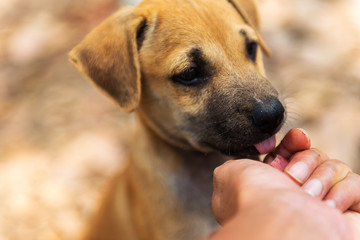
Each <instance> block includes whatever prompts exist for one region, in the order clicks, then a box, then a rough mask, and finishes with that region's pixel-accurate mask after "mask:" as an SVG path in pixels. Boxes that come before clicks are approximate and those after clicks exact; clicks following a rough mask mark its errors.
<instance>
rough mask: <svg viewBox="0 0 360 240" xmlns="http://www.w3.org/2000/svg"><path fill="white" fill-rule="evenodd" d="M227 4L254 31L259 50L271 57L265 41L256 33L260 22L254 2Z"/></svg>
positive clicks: (234, 1)
mask: <svg viewBox="0 0 360 240" xmlns="http://www.w3.org/2000/svg"><path fill="white" fill-rule="evenodd" d="M228 2H229V3H230V4H231V5H233V7H234V8H235V9H236V10H237V12H238V13H239V14H240V15H241V17H242V18H243V19H244V21H245V23H247V24H248V25H249V26H250V27H252V28H253V29H254V30H255V31H256V34H257V35H258V38H259V41H260V42H259V44H260V46H261V48H262V49H263V50H264V52H265V54H266V55H268V56H271V51H270V49H269V48H268V46H267V45H266V43H265V41H264V40H263V39H262V37H261V35H260V34H259V32H258V31H259V29H260V20H259V14H258V11H257V4H256V0H228Z"/></svg>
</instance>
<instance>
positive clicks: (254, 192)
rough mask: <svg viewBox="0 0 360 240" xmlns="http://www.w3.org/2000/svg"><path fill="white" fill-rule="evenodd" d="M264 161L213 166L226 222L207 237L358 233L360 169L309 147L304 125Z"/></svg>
mask: <svg viewBox="0 0 360 240" xmlns="http://www.w3.org/2000/svg"><path fill="white" fill-rule="evenodd" d="M299 162H300V164H299ZM265 163H267V164H264V163H261V162H257V161H253V160H248V159H241V160H231V161H228V162H226V163H225V164H223V165H221V166H220V167H218V168H217V169H216V170H215V171H214V192H213V212H214V215H215V218H216V219H217V221H218V222H219V223H220V225H222V228H220V229H219V230H218V231H217V232H215V233H214V234H213V235H212V236H211V237H210V238H209V239H211V240H217V239H229V240H231V239H239V237H241V238H242V239H259V240H262V239H264V240H265V239H266V240H272V239H274V240H275V239H276V240H282V239H284V240H285V239H294V240H297V239H307V240H308V239H310V240H311V239H314V240H315V239H316V240H319V239H329V240H332V239H341V240H347V239H360V233H359V229H358V228H359V226H360V214H359V210H360V209H359V202H360V196H359V195H360V194H359V193H360V177H359V175H357V174H355V173H352V172H351V170H350V168H349V167H347V166H346V165H345V164H344V163H342V162H340V161H337V160H332V159H329V158H328V156H327V155H326V154H324V153H322V152H321V151H319V150H317V149H312V148H310V140H309V138H308V136H307V134H306V133H305V132H304V131H303V130H301V129H293V130H291V131H290V132H289V133H288V134H287V135H286V136H285V137H284V139H283V140H282V142H281V143H280V145H279V146H278V147H277V148H276V149H275V150H274V151H273V152H272V153H271V154H269V155H268V156H267V157H266V158H265ZM297 163H298V164H297ZM295 164H297V165H295ZM293 166H295V167H293ZM296 166H297V167H296Z"/></svg>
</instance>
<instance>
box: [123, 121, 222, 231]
mask: <svg viewBox="0 0 360 240" xmlns="http://www.w3.org/2000/svg"><path fill="white" fill-rule="evenodd" d="M139 121H140V124H138V127H139V128H138V129H137V134H135V135H134V138H133V144H130V146H132V147H133V148H132V149H131V155H132V159H131V160H132V161H133V162H132V163H131V164H132V168H133V171H136V172H137V173H136V175H138V177H139V180H140V179H141V180H140V181H139V182H138V184H142V185H143V186H142V187H141V188H143V189H147V190H149V191H151V188H154V189H157V190H159V186H161V189H160V193H159V192H157V193H156V194H160V195H162V197H163V198H165V199H170V201H174V204H175V206H172V207H175V208H177V210H180V212H182V213H183V214H184V215H185V216H186V219H193V220H194V221H195V222H196V223H191V224H201V225H202V226H199V229H203V231H205V232H206V231H211V230H212V228H213V227H214V226H216V222H215V220H214V218H213V214H212V211H211V195H212V175H213V171H214V169H215V168H216V167H217V166H219V165H220V164H222V163H223V162H224V161H226V160H227V159H228V157H225V156H224V155H221V154H218V153H209V154H204V153H201V152H197V151H188V150H183V149H180V148H178V147H176V146H174V145H172V144H170V143H168V142H166V141H165V140H163V139H162V138H161V137H159V136H158V135H157V134H156V133H155V132H154V131H152V130H151V129H150V128H149V127H148V126H146V124H144V123H143V122H142V121H141V120H139ZM144 187H145V188H144ZM165 199H164V200H165ZM170 214H171V213H170ZM189 217H190V218H189ZM192 228H193V227H192ZM205 229H207V230H205Z"/></svg>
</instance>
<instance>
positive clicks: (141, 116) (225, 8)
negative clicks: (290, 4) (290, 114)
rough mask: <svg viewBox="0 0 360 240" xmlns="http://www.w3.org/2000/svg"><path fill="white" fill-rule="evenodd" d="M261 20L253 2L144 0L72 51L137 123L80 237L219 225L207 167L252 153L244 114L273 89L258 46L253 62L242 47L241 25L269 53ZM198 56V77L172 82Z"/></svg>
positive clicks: (136, 235) (132, 237)
mask: <svg viewBox="0 0 360 240" xmlns="http://www.w3.org/2000/svg"><path fill="white" fill-rule="evenodd" d="M258 26H259V20H258V17H257V10H256V5H255V3H254V2H253V1H250V0H233V1H226V0H193V1H190V0H145V1H143V2H142V3H141V4H139V5H138V6H137V7H135V8H123V9H120V10H119V11H118V12H117V13H115V14H114V15H113V16H111V17H109V18H108V19H107V20H105V21H104V22H103V23H102V24H100V25H99V26H98V27H97V28H95V29H94V30H93V31H92V32H91V33H90V34H89V35H88V36H87V37H86V38H85V39H84V40H83V41H82V42H81V43H80V44H79V45H78V46H76V47H75V48H74V49H73V50H72V51H71V52H70V54H69V57H70V61H71V62H72V63H73V64H74V65H75V66H76V67H77V68H78V69H79V70H80V71H81V72H82V73H83V74H84V75H85V76H87V77H88V78H89V79H90V80H91V82H93V83H94V84H95V85H96V86H97V87H99V88H100V89H101V90H103V91H104V92H105V93H106V94H108V95H109V96H110V97H111V98H112V99H114V100H115V101H116V102H117V103H118V104H119V106H120V108H121V109H122V110H123V111H125V112H132V111H135V112H136V115H137V122H138V129H137V132H136V134H134V136H132V137H131V139H130V140H129V141H130V142H131V144H130V149H129V151H128V160H129V161H128V165H127V167H126V168H125V170H122V171H121V172H119V174H118V175H116V176H115V177H114V178H113V180H112V181H111V184H110V185H109V188H108V190H107V192H106V194H105V195H104V198H103V201H102V203H101V207H100V209H99V211H98V213H97V215H96V217H95V219H94V221H93V223H92V224H91V225H90V226H89V228H88V231H87V233H86V234H85V236H84V237H83V239H86V240H95V239H97V240H115V239H123V240H145V239H149V240H150V239H151V240H165V239H166V240H169V239H187V240H188V239H194V238H198V237H202V236H205V235H206V234H209V233H211V232H212V231H213V230H214V229H215V228H216V227H217V224H216V221H215V220H214V217H213V215H212V211H211V202H210V201H211V193H212V172H213V169H214V168H215V167H216V166H218V165H219V164H221V163H223V162H224V161H226V160H228V159H230V158H231V157H232V156H253V155H254V154H255V153H253V152H251V151H250V150H248V149H250V148H251V146H253V145H254V144H255V143H257V142H260V141H262V140H264V136H263V135H262V134H260V133H259V132H258V131H257V130H256V129H255V128H253V127H252V125H251V123H250V122H249V120H248V115H247V114H248V112H251V109H252V108H253V107H254V104H256V101H266V100H267V99H269V98H271V97H275V98H277V95H278V93H277V92H276V90H275V89H274V88H273V87H272V86H271V84H270V83H269V81H268V80H267V79H266V77H265V71H264V66H263V63H262V53H261V51H258V52H257V55H256V62H255V63H254V62H252V61H250V60H249V59H248V58H247V56H246V53H245V49H244V46H245V42H246V38H245V37H244V36H243V35H242V34H240V32H245V33H246V36H247V37H249V38H251V39H252V40H255V41H257V42H259V44H260V45H261V46H262V48H263V50H264V51H268V50H267V47H266V46H265V44H264V42H263V40H262V39H261V37H260V35H259V33H258ZM193 58H196V59H195V60H194V59H193ZM196 61H198V62H200V64H199V63H198V62H196ZM194 62H196V64H197V65H203V66H198V67H202V68H203V69H204V70H203V72H204V76H206V77H204V81H203V82H202V83H201V84H197V85H195V86H187V85H184V84H182V83H179V82H176V77H174V76H176V74H179V73H181V72H182V71H184V70H185V69H188V68H189V67H190V66H192V65H193V64H194ZM174 79H175V80H174ZM255 155H256V154H255Z"/></svg>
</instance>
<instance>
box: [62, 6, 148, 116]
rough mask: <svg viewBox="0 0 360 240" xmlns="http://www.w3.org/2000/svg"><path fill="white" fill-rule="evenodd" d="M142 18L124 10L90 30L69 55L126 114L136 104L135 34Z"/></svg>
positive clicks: (138, 68) (139, 29) (139, 27)
mask: <svg viewBox="0 0 360 240" xmlns="http://www.w3.org/2000/svg"><path fill="white" fill-rule="evenodd" d="M144 26H145V18H144V17H143V16H137V15H135V13H134V11H133V8H124V9H121V10H120V11H118V12H116V13H115V14H114V15H112V16H111V17H109V18H108V19H106V20H105V21H104V22H103V23H101V24H100V25H99V26H97V27H96V28H95V29H94V30H92V31H91V32H90V33H89V34H88V35H87V36H86V37H85V38H84V40H83V41H82V42H81V43H80V44H79V45H77V46H76V47H75V48H74V49H72V50H71V52H70V53H69V59H70V62H71V63H72V64H74V65H75V67H76V68H77V69H78V70H79V71H80V72H82V73H83V74H84V75H85V76H87V77H88V78H89V79H90V80H91V81H92V82H93V83H95V85H96V86H98V87H99V88H100V89H102V90H104V91H105V92H106V93H107V94H108V95H110V96H111V97H112V98H113V99H115V100H116V101H117V102H118V103H119V105H120V108H121V109H122V110H123V111H125V112H131V111H133V110H134V109H135V108H136V107H137V106H138V104H139V101H140V95H141V92H140V91H141V88H140V77H141V73H140V63H139V56H138V55H139V54H138V48H139V46H138V44H140V43H138V41H137V33H138V32H139V31H141V29H143V28H144Z"/></svg>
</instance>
